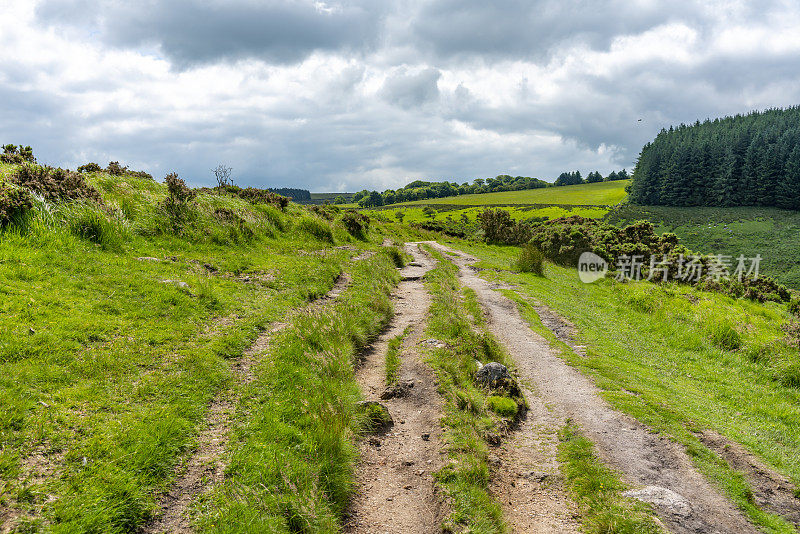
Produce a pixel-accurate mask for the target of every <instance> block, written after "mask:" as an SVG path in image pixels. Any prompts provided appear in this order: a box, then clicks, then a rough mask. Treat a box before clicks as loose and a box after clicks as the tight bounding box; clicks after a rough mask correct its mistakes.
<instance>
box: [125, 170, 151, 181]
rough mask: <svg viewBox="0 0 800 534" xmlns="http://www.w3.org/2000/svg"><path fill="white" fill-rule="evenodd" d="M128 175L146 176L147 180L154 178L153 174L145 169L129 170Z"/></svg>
mask: <svg viewBox="0 0 800 534" xmlns="http://www.w3.org/2000/svg"><path fill="white" fill-rule="evenodd" d="M127 174H128V176H135V177H136V178H144V179H145V180H152V179H153V175H152V174H150V173H149V172H145V171H128V172H127Z"/></svg>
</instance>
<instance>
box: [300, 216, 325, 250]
mask: <svg viewBox="0 0 800 534" xmlns="http://www.w3.org/2000/svg"><path fill="white" fill-rule="evenodd" d="M297 228H298V230H300V231H301V232H305V233H307V234H309V235H311V236H313V237H314V238H316V239H318V240H320V241H325V242H327V243H333V231H332V230H331V227H330V226H328V224H327V223H326V222H325V221H323V220H322V219H319V218H318V217H307V216H303V217H301V218H300V221H299V222H298V223H297Z"/></svg>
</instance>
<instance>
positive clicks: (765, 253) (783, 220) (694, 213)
mask: <svg viewBox="0 0 800 534" xmlns="http://www.w3.org/2000/svg"><path fill="white" fill-rule="evenodd" d="M640 219H641V220H648V221H651V222H653V224H654V225H655V226H656V229H657V230H658V231H659V232H674V233H675V234H677V235H678V237H680V239H681V242H682V243H683V244H684V245H686V246H687V247H688V248H689V249H691V250H695V251H698V252H702V253H704V254H725V255H728V256H732V257H733V258H734V260H735V258H737V257H738V256H739V255H740V254H744V255H745V256H747V257H754V256H755V255H756V254H761V256H762V258H763V259H762V261H761V268H762V272H763V273H764V274H767V275H769V276H772V277H773V278H775V279H776V280H777V281H778V282H780V283H782V284H785V285H786V286H789V287H792V288H795V289H800V254H798V250H800V249H799V248H798V247H799V246H800V212H796V211H788V210H780V209H775V208H677V207H665V206H632V205H624V206H622V207H620V208H619V209H617V210H613V211H612V212H610V213H609V215H608V220H609V222H611V223H613V224H629V223H631V222H633V221H636V220H640Z"/></svg>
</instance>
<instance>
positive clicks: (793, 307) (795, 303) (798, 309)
mask: <svg viewBox="0 0 800 534" xmlns="http://www.w3.org/2000/svg"><path fill="white" fill-rule="evenodd" d="M787 307H788V308H789V313H791V314H792V315H800V299H798V298H793V299H791V300H790V301H789V304H788V306H787Z"/></svg>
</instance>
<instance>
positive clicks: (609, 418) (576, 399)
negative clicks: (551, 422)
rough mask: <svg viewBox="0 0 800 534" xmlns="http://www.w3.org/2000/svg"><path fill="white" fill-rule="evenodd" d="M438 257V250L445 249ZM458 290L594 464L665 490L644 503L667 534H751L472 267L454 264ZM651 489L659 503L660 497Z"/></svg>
mask: <svg viewBox="0 0 800 534" xmlns="http://www.w3.org/2000/svg"><path fill="white" fill-rule="evenodd" d="M445 250H446V249H445ZM455 261H456V263H457V264H458V265H459V267H460V274H461V280H462V281H463V283H464V284H465V285H466V286H467V287H470V288H472V289H474V290H475V291H476V293H477V294H478V299H479V301H480V302H481V304H482V305H483V306H484V307H485V309H486V310H487V312H488V314H489V319H488V323H489V325H490V329H491V330H492V332H493V333H495V335H496V336H497V337H498V339H499V340H500V341H501V342H502V343H503V344H504V345H505V346H506V347H508V349H509V351H510V352H511V353H512V355H513V356H514V358H515V360H516V362H517V364H518V365H519V369H520V373H521V375H522V376H523V377H524V378H525V379H527V380H530V382H531V383H533V384H534V385H535V386H536V388H537V389H538V391H539V392H540V394H541V395H542V397H544V398H545V399H546V400H547V401H548V402H550V403H552V405H553V407H554V410H555V411H556V413H557V414H559V415H560V416H561V417H562V418H563V420H564V421H565V422H566V420H567V419H568V418H569V419H571V420H573V421H575V422H576V423H577V424H578V425H579V426H580V427H581V428H582V429H583V431H584V432H585V433H586V434H587V437H588V438H589V439H590V440H591V441H592V442H593V443H594V444H595V446H596V447H597V449H598V451H599V453H600V456H601V458H603V459H605V460H606V461H608V462H609V463H610V464H611V465H613V466H614V467H615V468H616V469H618V470H620V471H621V472H622V473H624V476H625V479H626V480H627V481H628V482H629V483H631V484H634V485H635V486H637V487H648V488H655V487H657V488H661V489H667V490H669V492H668V493H667V495H669V498H667V499H649V500H651V501H652V503H653V504H654V507H655V509H656V511H657V512H658V514H659V517H660V518H661V520H662V521H663V522H664V523H665V524H666V525H668V526H669V529H670V530H671V531H673V532H682V533H683V532H685V533H696V532H709V531H714V530H718V531H723V532H742V533H745V532H756V529H755V528H754V527H753V526H752V525H751V524H750V523H749V522H748V520H747V519H746V518H745V517H744V516H743V515H742V514H741V513H740V512H739V511H738V510H737V509H736V508H735V507H734V506H733V505H732V503H730V502H729V501H728V500H727V498H725V497H724V496H722V495H721V494H720V492H719V491H718V490H717V489H716V488H715V487H714V486H712V485H711V484H710V483H709V482H708V481H707V480H706V478H705V477H704V476H703V475H702V474H700V473H699V472H698V471H697V470H696V469H695V468H694V467H693V466H692V462H691V460H690V459H689V457H688V455H687V454H686V452H685V451H684V450H683V449H682V448H681V447H679V446H677V445H675V444H674V443H672V442H670V441H669V440H666V439H664V438H659V437H658V436H656V435H654V434H652V432H651V431H650V430H649V429H648V428H647V427H645V426H644V425H642V424H641V423H639V422H638V421H636V420H635V419H632V418H630V417H627V416H625V415H623V414H622V413H620V412H618V411H616V410H614V409H613V408H612V407H611V406H610V405H609V404H608V403H607V402H605V401H604V400H603V399H602V398H601V397H600V396H599V395H598V393H599V390H598V389H597V388H596V387H595V386H594V384H593V383H592V382H591V381H589V380H588V379H587V378H585V377H584V376H582V375H581V374H580V373H579V372H577V371H576V370H575V369H573V368H572V367H570V366H569V365H567V364H565V363H564V362H563V361H562V360H561V359H560V358H559V357H558V356H557V355H556V354H555V353H554V352H553V351H552V350H551V349H550V346H549V344H548V343H547V341H546V340H545V339H543V338H542V337H540V336H538V335H537V334H535V333H534V332H532V331H531V330H530V328H529V327H528V325H527V323H526V321H525V320H524V319H523V318H522V317H521V315H520V313H519V311H518V310H517V306H516V304H515V303H514V302H513V301H511V300H509V299H507V298H505V297H503V296H502V295H501V294H499V293H498V292H497V291H494V290H493V289H492V287H491V286H490V284H489V283H488V282H487V281H486V280H484V279H483V278H481V277H479V276H478V275H477V274H476V273H475V271H473V270H471V269H470V268H469V264H470V263H472V262H474V261H476V259H475V258H470V257H468V256H465V255H460V256H459V257H457V258H456V260H455ZM661 489H659V490H658V491H659V492H660V493H658V494H659V495H662V494H664V492H663V491H662V490H661Z"/></svg>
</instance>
